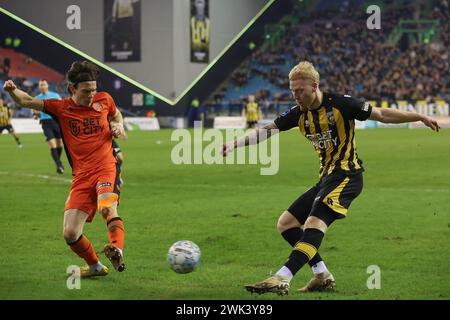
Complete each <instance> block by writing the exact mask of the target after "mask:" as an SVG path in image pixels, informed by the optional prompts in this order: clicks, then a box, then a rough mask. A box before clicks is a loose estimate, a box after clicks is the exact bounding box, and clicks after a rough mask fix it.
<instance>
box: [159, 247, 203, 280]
mask: <svg viewBox="0 0 450 320" xmlns="http://www.w3.org/2000/svg"><path fill="white" fill-rule="evenodd" d="M200 255H201V253H200V248H199V247H198V246H197V245H196V244H195V243H193V242H192V241H189V240H181V241H177V242H175V243H174V244H173V245H172V246H171V247H170V249H169V252H168V253H167V262H168V263H169V266H170V268H171V269H172V270H173V271H175V272H177V273H189V272H192V271H194V269H195V268H196V267H197V265H198V263H199V261H200Z"/></svg>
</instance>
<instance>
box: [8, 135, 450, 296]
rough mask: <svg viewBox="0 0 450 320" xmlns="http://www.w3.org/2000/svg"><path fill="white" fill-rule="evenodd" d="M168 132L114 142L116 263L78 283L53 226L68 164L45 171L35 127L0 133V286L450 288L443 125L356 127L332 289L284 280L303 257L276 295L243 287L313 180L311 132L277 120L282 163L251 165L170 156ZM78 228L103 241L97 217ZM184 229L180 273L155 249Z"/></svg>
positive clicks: (199, 291) (194, 292) (352, 292)
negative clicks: (185, 259)
mask: <svg viewBox="0 0 450 320" xmlns="http://www.w3.org/2000/svg"><path fill="white" fill-rule="evenodd" d="M171 132H172V131H170V130H161V131H158V132H130V133H129V140H128V141H126V142H121V147H122V149H123V151H124V154H125V163H124V167H123V170H124V173H123V178H124V180H125V185H124V186H123V188H122V198H121V200H122V202H121V205H120V207H119V213H120V214H121V216H122V217H123V219H124V222H125V230H126V241H125V261H126V263H127V270H126V271H125V272H124V273H117V272H114V271H113V270H111V269H112V268H110V270H111V273H110V274H109V275H108V276H107V277H103V278H98V279H87V280H84V279H83V280H82V281H81V289H80V290H69V289H67V287H66V275H65V272H66V269H67V267H68V266H70V265H75V264H81V263H82V261H81V260H80V259H79V258H78V257H77V256H75V255H74V254H73V253H72V252H71V251H70V250H69V248H68V247H67V245H66V244H65V243H64V240H63V237H62V221H63V208H64V202H65V200H66V197H67V194H68V191H69V187H70V178H71V175H70V173H69V171H70V170H66V173H65V174H64V175H63V176H61V175H58V174H57V173H56V172H55V168H54V164H53V161H52V160H51V157H50V152H49V150H48V147H47V145H46V143H45V141H44V137H43V135H41V134H28V135H25V134H24V135H21V139H22V141H23V144H24V149H23V150H19V149H18V148H17V146H16V144H15V142H14V140H13V139H12V137H10V136H9V135H8V134H3V135H2V136H0V212H1V217H0V221H1V224H0V225H1V232H0V243H1V252H2V259H0V271H1V272H0V299H299V300H300V299H449V298H450V276H449V269H448V266H449V262H450V228H449V227H450V224H449V223H450V185H449V184H450V130H442V131H441V132H439V133H434V132H432V131H431V130H420V129H418V130H408V129H377V130H360V131H357V134H356V142H357V147H358V154H359V156H360V157H361V158H362V159H363V161H364V166H365V169H366V172H365V174H364V190H363V192H362V194H361V195H360V196H359V197H358V198H357V199H356V200H355V201H354V202H353V204H352V206H351V208H350V210H349V213H348V218H346V219H344V220H340V221H337V222H335V223H334V224H333V225H332V226H331V227H330V229H329V230H328V233H327V234H326V236H325V238H324V241H323V243H322V246H321V248H320V252H321V255H322V256H323V257H324V259H325V260H326V263H327V265H328V267H329V269H330V270H331V271H332V272H333V274H334V276H335V278H336V282H337V291H336V292H334V293H315V294H299V293H297V292H295V291H296V289H297V288H299V287H301V286H303V285H304V283H305V282H306V281H307V280H309V278H310V276H311V270H310V268H309V267H308V266H305V267H304V268H303V269H302V270H301V271H300V272H299V273H298V274H297V276H296V277H295V278H294V280H293V282H292V283H291V292H290V294H289V295H288V296H285V297H278V296H276V295H273V294H266V295H261V296H259V295H251V294H249V293H247V292H246V291H245V290H244V289H243V285H244V284H246V283H250V282H256V281H259V280H262V279H264V278H265V277H267V276H268V275H269V273H270V272H275V271H276V270H277V269H278V268H279V267H280V266H281V265H282V264H283V263H284V262H285V259H286V258H287V256H288V255H289V253H290V248H289V246H288V244H287V243H286V242H285V241H284V240H283V239H282V238H281V236H280V235H279V234H278V232H277V230H276V222H277V219H278V216H279V214H280V213H281V212H282V211H283V210H285V209H286V208H287V207H288V206H289V204H290V203H291V202H292V201H293V200H295V199H296V198H297V197H298V196H299V195H300V194H301V193H303V192H304V191H305V190H306V189H307V188H309V187H310V186H312V185H313V184H314V183H316V181H317V178H318V158H317V155H316V153H315V152H314V150H313V148H312V146H310V145H309V143H308V142H307V141H306V139H304V138H303V137H302V136H300V134H299V133H298V132H296V130H291V131H289V132H286V133H282V134H281V135H280V146H281V150H280V170H279V173H278V174H277V175H274V176H261V175H260V174H259V172H260V171H259V170H260V167H259V166H258V165H231V166H230V165H228V166H227V165H178V166H177V165H174V164H172V162H171V159H170V152H171V149H172V147H173V146H174V145H175V143H174V142H171V141H170V136H171ZM64 163H65V165H66V168H67V169H69V166H68V164H67V161H66V159H64ZM84 231H85V233H86V235H87V236H88V237H89V238H90V240H91V241H92V243H93V245H94V248H95V249H96V250H97V251H100V250H101V248H102V247H103V245H104V244H105V243H106V241H107V231H106V227H105V224H104V222H103V220H102V219H101V217H100V216H98V215H97V216H96V218H95V219H94V221H93V223H91V224H87V225H86V227H85V230H84ZM183 239H188V240H192V241H194V242H195V243H197V244H198V245H199V246H200V248H201V250H202V259H201V260H202V262H201V265H200V266H199V267H198V269H197V270H196V271H195V272H193V273H190V274H184V275H182V274H176V273H174V272H173V271H171V270H170V269H169V267H168V266H167V262H166V253H167V250H168V248H169V247H170V245H171V244H172V243H174V242H175V241H177V240H183ZM101 260H102V261H103V262H104V263H105V264H106V265H108V266H110V265H109V262H108V261H106V259H105V258H104V257H102V256H101ZM370 265H377V266H379V267H380V270H381V289H379V290H369V289H368V288H367V285H366V282H367V279H368V277H369V276H370V274H368V273H367V267H368V266H370Z"/></svg>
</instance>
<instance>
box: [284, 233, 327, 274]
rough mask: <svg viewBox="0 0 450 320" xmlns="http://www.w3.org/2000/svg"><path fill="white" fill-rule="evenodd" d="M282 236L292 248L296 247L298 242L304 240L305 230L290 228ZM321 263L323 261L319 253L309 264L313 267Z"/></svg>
mask: <svg viewBox="0 0 450 320" xmlns="http://www.w3.org/2000/svg"><path fill="white" fill-rule="evenodd" d="M281 235H282V236H283V238H284V240H286V241H287V242H288V243H289V244H290V245H291V247H295V245H296V244H297V242H299V241H300V240H301V239H302V236H303V230H302V229H301V228H299V227H295V228H290V229H287V230H285V231H283V232H282V233H281ZM320 261H323V260H322V257H321V256H320V254H319V252H317V253H316V255H315V256H314V257H313V258H312V259H311V260H309V262H308V264H309V265H310V266H311V267H312V266H314V265H315V264H317V263H318V262H320Z"/></svg>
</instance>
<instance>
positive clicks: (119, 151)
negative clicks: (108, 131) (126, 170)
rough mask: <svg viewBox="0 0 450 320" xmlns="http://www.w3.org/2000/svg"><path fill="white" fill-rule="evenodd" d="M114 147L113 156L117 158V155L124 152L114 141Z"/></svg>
mask: <svg viewBox="0 0 450 320" xmlns="http://www.w3.org/2000/svg"><path fill="white" fill-rule="evenodd" d="M112 147H113V155H114V157H116V158H117V155H118V154H119V153H121V152H122V149H120V146H119V144H118V143H117V142H116V140H114V139H113V141H112Z"/></svg>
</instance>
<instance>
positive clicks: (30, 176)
mask: <svg viewBox="0 0 450 320" xmlns="http://www.w3.org/2000/svg"><path fill="white" fill-rule="evenodd" d="M0 175H5V176H16V177H29V178H39V179H44V180H53V181H60V182H65V183H72V179H65V178H58V177H51V176H46V175H43V174H33V173H18V172H7V171H0Z"/></svg>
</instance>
